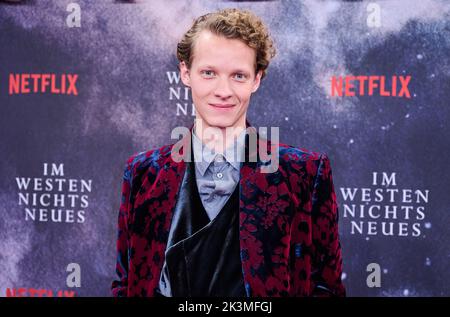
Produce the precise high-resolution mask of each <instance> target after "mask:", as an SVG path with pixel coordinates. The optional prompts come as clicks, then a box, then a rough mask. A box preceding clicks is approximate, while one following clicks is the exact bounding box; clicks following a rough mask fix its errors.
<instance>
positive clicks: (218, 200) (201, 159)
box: [192, 129, 246, 220]
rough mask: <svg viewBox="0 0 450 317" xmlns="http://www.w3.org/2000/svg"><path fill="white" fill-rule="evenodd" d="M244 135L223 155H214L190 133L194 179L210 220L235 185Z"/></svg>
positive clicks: (228, 196)
mask: <svg viewBox="0 0 450 317" xmlns="http://www.w3.org/2000/svg"><path fill="white" fill-rule="evenodd" d="M193 131H194V129H193ZM245 132H246V131H245V130H243V131H242V132H241V133H240V134H239V136H238V137H237V139H236V140H235V142H232V145H230V146H229V147H228V148H227V149H226V150H225V152H224V153H223V154H221V153H215V152H214V150H213V149H211V148H209V147H208V146H207V145H206V144H204V143H202V141H201V140H200V138H199V137H198V136H197V135H196V134H195V132H194V133H192V143H193V149H194V162H195V178H196V180H197V187H198V192H199V194H200V198H201V201H202V203H203V207H204V208H205V210H206V213H207V214H208V217H209V219H210V220H212V219H214V218H215V217H216V216H217V214H218V213H219V211H220V210H222V207H223V206H224V205H225V203H226V202H227V200H228V198H230V196H231V194H232V193H233V191H234V189H235V187H236V185H237V184H238V182H239V173H240V167H241V162H242V161H243V156H244V146H245Z"/></svg>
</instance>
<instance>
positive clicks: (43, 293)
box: [6, 288, 75, 297]
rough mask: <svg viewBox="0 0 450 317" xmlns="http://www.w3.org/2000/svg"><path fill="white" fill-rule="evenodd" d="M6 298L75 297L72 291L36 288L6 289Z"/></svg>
mask: <svg viewBox="0 0 450 317" xmlns="http://www.w3.org/2000/svg"><path fill="white" fill-rule="evenodd" d="M6 297H75V292H74V291H63V290H60V291H57V292H55V293H53V291H52V290H51V289H36V288H12V289H11V288H7V289H6Z"/></svg>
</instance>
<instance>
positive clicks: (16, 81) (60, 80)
mask: <svg viewBox="0 0 450 317" xmlns="http://www.w3.org/2000/svg"><path fill="white" fill-rule="evenodd" d="M77 80H78V75H76V74H61V75H56V74H9V94H10V95H14V94H29V93H46V92H49V93H52V94H65V95H75V96H77V95H78V89H77V86H76V84H77Z"/></svg>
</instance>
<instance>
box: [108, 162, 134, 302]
mask: <svg viewBox="0 0 450 317" xmlns="http://www.w3.org/2000/svg"><path fill="white" fill-rule="evenodd" d="M132 159H133V157H130V158H129V159H128V161H127V163H126V166H125V170H124V174H123V180H122V195H121V201H120V208H119V217H118V225H117V229H118V234H117V246H116V247H117V253H116V254H117V258H116V273H117V277H118V279H117V280H114V281H113V282H112V285H111V292H112V295H113V296H114V297H122V296H124V297H125V296H127V295H128V291H127V290H128V243H129V232H128V217H129V214H130V206H131V203H130V193H131V183H132Z"/></svg>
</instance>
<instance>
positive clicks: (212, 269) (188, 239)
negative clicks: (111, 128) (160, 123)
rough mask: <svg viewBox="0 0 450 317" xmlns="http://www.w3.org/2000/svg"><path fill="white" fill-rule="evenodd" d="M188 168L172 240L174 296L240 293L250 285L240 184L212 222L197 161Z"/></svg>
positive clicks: (170, 263)
mask: <svg viewBox="0 0 450 317" xmlns="http://www.w3.org/2000/svg"><path fill="white" fill-rule="evenodd" d="M186 164H187V166H186V172H185V175H184V178H183V181H182V184H181V187H180V192H179V197H178V200H177V203H176V206H175V209H174V213H173V218H172V226H174V228H173V231H172V232H171V234H170V236H169V239H168V242H167V249H166V250H167V252H166V269H167V273H168V276H169V280H170V286H171V290H172V296H175V297H178V296H180V297H192V296H195V297H197V296H240V297H244V296H246V295H245V288H244V280H243V275H242V264H241V259H240V245H239V184H237V185H236V188H235V190H234V192H233V194H232V195H231V196H230V198H229V199H228V201H227V202H226V204H225V205H224V207H223V208H222V210H221V211H220V212H219V214H218V215H217V216H216V217H215V218H214V219H213V220H212V221H210V220H209V218H208V215H207V213H206V210H205V209H204V207H203V204H202V201H201V199H200V195H199V193H198V188H197V182H196V179H195V165H194V162H189V163H188V162H187V163H186Z"/></svg>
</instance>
